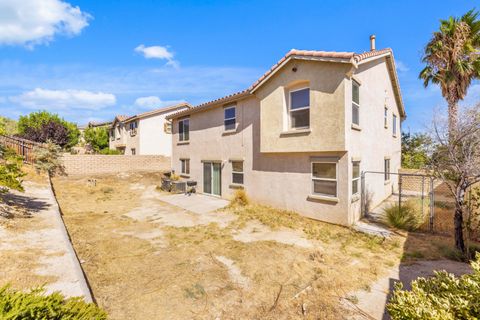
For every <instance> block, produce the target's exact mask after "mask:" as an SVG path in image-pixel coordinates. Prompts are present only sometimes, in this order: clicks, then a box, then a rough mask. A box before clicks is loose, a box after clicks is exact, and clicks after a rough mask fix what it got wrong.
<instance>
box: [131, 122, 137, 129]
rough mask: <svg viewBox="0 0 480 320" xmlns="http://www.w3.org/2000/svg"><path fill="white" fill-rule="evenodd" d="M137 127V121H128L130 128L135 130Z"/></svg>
mask: <svg viewBox="0 0 480 320" xmlns="http://www.w3.org/2000/svg"><path fill="white" fill-rule="evenodd" d="M137 128H138V122H137V121H132V122H130V130H135V129H137Z"/></svg>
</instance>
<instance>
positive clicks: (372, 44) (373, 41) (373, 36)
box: [370, 34, 375, 51]
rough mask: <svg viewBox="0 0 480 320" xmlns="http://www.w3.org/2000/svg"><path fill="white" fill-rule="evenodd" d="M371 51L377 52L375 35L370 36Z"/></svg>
mask: <svg viewBox="0 0 480 320" xmlns="http://www.w3.org/2000/svg"><path fill="white" fill-rule="evenodd" d="M370 51H375V35H374V34H372V35H371V36H370Z"/></svg>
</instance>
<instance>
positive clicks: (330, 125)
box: [167, 38, 405, 225]
mask: <svg viewBox="0 0 480 320" xmlns="http://www.w3.org/2000/svg"><path fill="white" fill-rule="evenodd" d="M374 41H375V40H374V38H373V39H371V46H372V50H371V51H370V52H365V53H361V54H357V53H353V52H325V51H302V50H291V51H290V52H289V53H287V55H286V56H285V57H283V58H282V59H281V60H280V61H279V62H278V63H277V64H275V65H274V66H273V67H272V68H271V69H270V70H269V71H267V73H265V74H264V75H263V76H262V77H261V78H260V79H259V80H258V81H256V82H255V83H254V84H253V85H252V86H251V87H250V88H248V89H247V90H244V91H242V92H238V93H235V94H232V95H229V96H226V97H223V98H220V99H217V100H214V101H211V102H207V103H204V104H201V105H198V106H196V107H193V108H192V109H189V110H184V111H181V112H177V113H174V114H172V115H170V116H167V119H171V120H172V121H173V154H172V163H173V169H174V170H175V171H176V172H177V173H178V174H181V176H183V177H185V178H186V179H191V180H196V181H197V182H198V191H199V192H202V193H205V194H211V195H215V196H219V197H222V198H228V197H230V196H231V195H232V193H233V191H234V190H235V189H237V188H243V189H245V191H246V193H247V195H248V196H249V197H250V198H251V199H252V200H254V201H257V202H260V203H265V204H269V205H272V206H275V207H279V208H284V209H287V210H293V211H296V212H299V213H301V214H303V215H305V216H308V217H311V218H314V219H319V220H323V221H328V222H332V223H338V224H345V225H349V224H352V223H353V222H355V221H356V220H358V219H359V218H360V209H361V208H360V194H361V183H360V173H361V172H362V171H367V170H374V171H381V172H382V171H389V172H397V171H398V169H399V168H400V163H401V162H400V156H401V155H400V150H401V134H400V126H401V121H402V120H403V119H405V109H404V106H403V103H402V98H401V93H400V88H399V83H398V78H397V73H396V69H395V62H394V58H393V53H392V50H390V49H383V50H375V47H374V45H375V42H374ZM383 176H384V178H383ZM379 180H380V182H379V183H373V184H371V185H370V186H369V188H373V190H370V191H372V193H374V194H375V196H374V199H371V202H372V203H374V204H375V203H376V204H378V203H379V202H380V201H382V200H383V199H384V198H386V197H387V196H388V195H389V194H391V192H392V190H393V189H394V188H395V186H396V181H397V177H396V176H395V175H390V174H385V175H382V178H381V179H379Z"/></svg>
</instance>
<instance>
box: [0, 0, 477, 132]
mask: <svg viewBox="0 0 480 320" xmlns="http://www.w3.org/2000/svg"><path fill="white" fill-rule="evenodd" d="M475 4H477V6H478V7H479V8H480V5H479V4H480V2H479V3H476V2H474V1H471V0H470V1H461V0H455V1H454V0H451V1H413V0H412V1H395V2H394V1H377V0H374V1H360V0H356V1H250V0H246V1H153V0H138V1H131V0H130V1H128V0H115V1H113V0H102V1H98V0H97V1H90V0H64V1H61V0H42V1H38V0H22V1H16V0H0V70H1V72H0V110H1V112H0V114H2V115H5V116H9V117H12V118H17V117H18V116H19V115H21V114H26V113H29V112H31V111H34V110H38V109H47V110H50V111H53V112H56V113H59V114H60V115H61V116H63V117H64V118H66V119H67V120H70V121H74V122H77V123H80V124H83V123H86V122H88V121H89V120H106V119H110V118H112V117H113V116H114V115H115V114H135V113H138V112H142V111H146V110H149V109H152V108H155V107H158V106H163V105H168V104H171V103H175V102H178V101H183V100H186V101H188V102H190V103H192V104H198V103H201V102H204V101H208V100H211V99H215V98H218V97H221V96H223V95H225V94H229V93H232V92H235V91H238V90H243V89H245V88H246V87H248V86H249V85H250V84H251V83H252V82H254V81H255V80H256V79H257V78H258V77H259V76H260V75H262V74H263V73H264V72H265V71H266V70H267V69H268V68H270V67H271V65H273V64H274V63H276V61H277V60H278V59H280V58H281V57H282V56H283V55H284V54H285V53H286V52H288V51H289V50H290V49H292V48H296V49H311V50H331V51H355V52H363V51H366V50H368V49H369V35H370V34H376V36H377V48H384V47H391V48H392V49H393V50H394V55H395V58H396V60H397V66H398V72H399V77H400V85H401V88H402V93H403V98H404V102H405V106H406V109H407V116H408V119H407V121H406V122H405V123H404V127H403V128H404V130H409V129H410V130H412V131H418V130H422V129H423V128H424V126H425V125H426V124H428V121H429V119H430V117H431V114H432V110H434V109H435V108H438V107H440V106H442V105H444V102H443V99H442V97H441V95H440V92H439V90H438V88H436V87H431V88H428V89H424V88H423V85H422V82H421V81H420V80H418V72H419V71H420V70H421V68H422V65H421V61H420V58H421V53H422V48H423V46H424V45H425V43H426V42H427V41H428V40H429V38H430V36H431V33H432V32H433V31H434V30H436V29H437V28H438V21H439V19H441V18H447V17H448V16H450V15H461V14H463V13H464V12H466V11H467V10H469V9H471V8H473V7H474V5H475ZM19 13H21V14H19ZM46 13H48V14H46ZM2 29H3V30H2ZM479 100H480V84H478V82H475V83H474V84H473V86H472V87H471V88H470V92H469V95H468V97H467V99H466V101H465V103H467V104H468V103H473V102H476V101H479Z"/></svg>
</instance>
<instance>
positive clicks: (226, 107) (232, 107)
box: [223, 105, 237, 131]
mask: <svg viewBox="0 0 480 320" xmlns="http://www.w3.org/2000/svg"><path fill="white" fill-rule="evenodd" d="M227 109H234V110H235V117H233V118H225V110H227ZM227 120H235V128H234V129H228V130H227V129H226V128H225V121H227ZM236 128H237V106H236V105H231V106H225V107H224V108H223V130H225V131H231V130H236Z"/></svg>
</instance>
